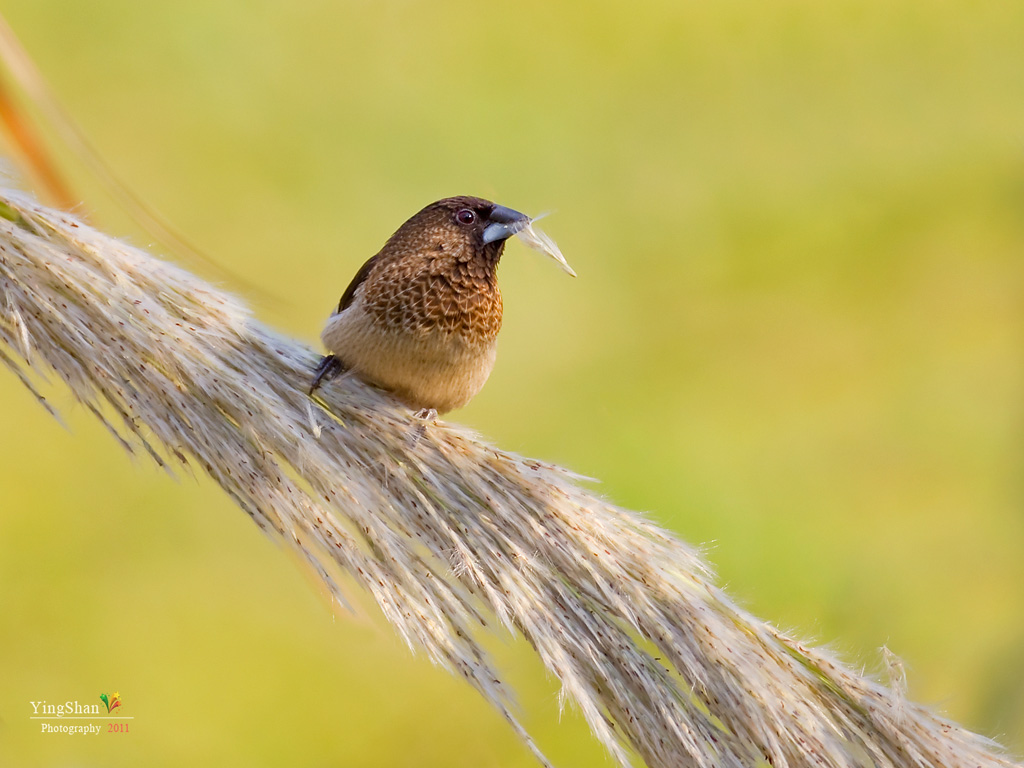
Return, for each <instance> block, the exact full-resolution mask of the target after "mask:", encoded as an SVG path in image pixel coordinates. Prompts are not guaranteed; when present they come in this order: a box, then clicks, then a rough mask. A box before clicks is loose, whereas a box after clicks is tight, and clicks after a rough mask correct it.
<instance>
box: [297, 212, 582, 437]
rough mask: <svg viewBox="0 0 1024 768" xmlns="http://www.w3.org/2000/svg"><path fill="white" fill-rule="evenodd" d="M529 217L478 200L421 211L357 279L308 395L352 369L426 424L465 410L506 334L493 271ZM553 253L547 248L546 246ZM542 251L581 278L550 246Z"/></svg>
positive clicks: (329, 330)
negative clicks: (501, 336)
mask: <svg viewBox="0 0 1024 768" xmlns="http://www.w3.org/2000/svg"><path fill="white" fill-rule="evenodd" d="M530 223H531V219H530V217H529V216H526V215H525V214H522V213H519V212H518V211H513V210H512V209H511V208H505V207H504V206H501V205H496V204H495V203H492V202H489V201H487V200H481V199H480V198H478V197H449V198H446V199H444V200H438V201H437V202H436V203H432V204H431V205H428V206H427V207H426V208H424V209H423V210H422V211H420V212H419V213H417V214H416V215H415V216H413V217H412V218H411V219H409V220H408V221H407V222H405V224H403V225H402V226H401V227H400V228H399V229H398V231H397V232H395V234H393V235H392V236H391V238H390V239H389V240H388V241H387V242H386V243H385V244H384V247H383V248H382V249H381V250H380V252H379V253H378V254H377V255H376V256H374V257H373V258H371V259H370V260H369V261H367V262H366V263H365V264H364V265H363V266H362V268H360V270H359V271H358V272H357V273H356V276H355V277H354V278H353V279H352V282H351V284H350V285H349V286H348V288H347V289H346V290H345V293H344V294H343V295H342V297H341V301H340V302H339V303H338V309H337V310H336V311H335V312H334V314H333V315H331V317H330V319H329V320H328V321H327V325H326V327H325V328H324V331H323V334H322V335H321V339H322V340H323V343H324V346H325V347H327V350H328V352H330V353H331V354H329V355H327V356H326V357H324V358H323V360H322V361H321V362H320V365H319V367H318V368H317V371H316V376H315V378H314V379H313V383H312V386H311V387H310V390H309V391H310V394H312V393H313V392H315V391H316V389H317V387H319V386H320V385H321V383H323V382H324V381H325V380H327V379H330V378H332V377H333V376H335V375H337V374H338V373H341V372H343V371H352V372H353V373H355V374H356V375H358V376H359V377H360V378H362V379H363V380H364V381H367V382H369V383H371V384H375V385H377V386H379V387H382V388H383V389H387V390H389V391H391V392H392V393H393V394H394V395H395V396H396V397H398V399H400V400H402V401H403V402H404V403H406V404H407V405H409V406H411V407H412V408H416V409H420V414H419V415H421V416H422V417H430V416H433V415H434V414H436V413H445V412H446V411H450V410H453V409H455V408H460V407H462V406H463V405H465V404H466V403H468V402H469V401H470V400H471V399H472V398H473V396H474V395H475V394H476V393H477V392H479V391H480V389H481V388H482V387H483V385H484V382H486V381H487V377H488V376H489V375H490V373H491V369H492V368H493V367H494V358H495V351H496V340H497V336H498V331H499V330H500V329H501V314H502V305H501V292H500V291H499V290H498V279H497V267H498V260H499V259H500V258H501V254H502V251H503V250H504V249H505V241H506V240H507V239H508V238H509V237H511V236H512V235H515V234H517V233H519V232H522V231H524V230H525V232H524V234H526V233H529V234H530V235H531V237H532V238H533V243H534V244H535V245H536V244H538V243H541V241H540V240H539V239H538V238H536V233H534V232H533V229H532V227H531V226H530ZM549 246H550V247H549ZM541 247H543V249H544V250H545V251H546V252H547V253H548V254H549V255H550V256H552V258H554V259H555V260H557V261H559V262H560V263H561V264H562V266H563V268H564V269H566V271H568V272H569V273H570V274H573V275H574V274H575V273H574V272H573V271H572V269H571V268H570V267H569V265H568V264H566V263H565V260H564V259H563V258H562V257H561V254H560V253H558V249H557V247H554V245H553V244H552V243H550V241H548V242H547V243H542V244H541Z"/></svg>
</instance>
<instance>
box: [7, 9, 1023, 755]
mask: <svg viewBox="0 0 1024 768" xmlns="http://www.w3.org/2000/svg"><path fill="white" fill-rule="evenodd" d="M0 12H2V13H3V14H4V15H5V16H6V18H7V20H8V21H9V22H10V24H11V25H12V27H13V28H14V29H15V30H16V32H17V33H18V34H19V35H20V37H21V39H22V42H23V43H24V45H25V46H26V48H27V49H28V50H29V52H30V53H31V55H32V56H33V57H34V59H35V60H36V62H37V64H38V65H39V67H40V68H41V69H42V71H43V72H44V73H45V75H46V76H47V77H48V78H49V80H50V82H51V84H52V86H53V88H54V90H55V91H56V93H57V94H58V96H59V98H60V99H61V100H62V101H63V103H64V105H65V106H66V107H67V110H68V112H69V113H70V114H71V115H72V116H73V117H74V119H75V120H77V121H78V122H80V124H81V125H82V127H83V128H84V130H85V131H86V133H87V134H88V136H89V137H90V138H91V140H92V141H93V143H94V144H95V146H96V148H97V149H98V151H99V152H100V153H101V154H102V155H103V157H104V158H106V160H107V161H108V162H109V164H110V165H111V166H112V167H113V168H114V169H115V170H116V172H117V173H118V174H120V175H121V176H122V177H123V178H124V179H125V181H126V182H127V183H128V184H129V185H130V186H131V187H132V188H133V189H134V190H135V191H136V192H137V193H138V195H139V196H140V197H141V198H143V199H145V200H147V201H149V202H150V203H152V204H153V205H154V206H155V207H156V208H158V209H159V210H161V211H162V212H163V213H164V214H165V215H166V217H167V218H169V219H170V220H171V221H173V222H174V223H175V224H176V225H177V226H178V227H179V228H180V230H181V231H182V232H184V233H185V235H186V236H187V237H188V238H190V239H191V240H193V241H195V242H196V243H198V244H199V245H200V246H201V248H202V249H204V250H205V251H206V252H208V253H209V254H211V255H212V256H213V257H214V258H215V260H216V261H217V262H219V263H220V264H221V265H223V267H224V268H226V269H227V270H229V271H230V272H231V273H233V274H235V275H238V276H240V277H242V278H244V279H245V280H247V281H249V282H251V283H253V284H255V285H256V286H258V287H259V288H260V293H258V294H257V295H256V296H255V298H254V304H255V307H256V312H257V314H258V315H259V316H260V317H261V318H262V319H265V320H266V321H268V322H270V323H272V324H274V325H276V326H278V327H280V328H282V329H283V330H285V331H286V332H288V333H290V334H293V335H296V336H299V337H301V338H303V339H306V340H308V341H309V342H310V344H315V343H316V341H317V338H318V335H319V330H320V326H321V324H322V322H323V320H324V318H325V317H326V315H327V314H328V312H329V311H330V309H331V307H332V305H333V304H334V303H335V302H336V300H337V298H338V296H339V295H340V293H341V291H342V290H343V289H344V288H345V286H346V285H347V283H348V281H349V279H350V278H351V276H352V275H353V273H354V272H355V270H356V269H357V267H358V266H359V265H360V264H361V263H362V262H363V261H364V260H365V259H366V258H367V257H369V256H370V255H372V254H373V253H374V252H375V251H376V249H377V248H378V247H379V246H380V245H381V244H382V243H383V241H384V239H385V238H386V237H387V236H388V235H389V234H390V233H391V232H392V231H393V230H394V229H395V228H396V227H397V226H398V225H399V224H400V223H401V222H402V221H403V220H404V219H405V218H406V217H407V216H409V215H410V214H412V213H413V212H415V211H416V210H418V209H419V208H420V207H421V206H422V205H424V204H426V203H428V202H430V201H432V200H435V199H437V198H440V197H443V196H446V195H452V194H461V193H469V194H478V195H482V196H486V197H490V198H492V199H495V200H497V201H499V202H501V203H504V204H506V205H510V206H513V207H516V208H519V209H522V210H525V211H529V212H539V211H542V210H547V209H556V210H557V213H556V214H555V215H554V216H552V217H551V218H550V219H548V220H547V221H546V222H545V229H546V230H547V231H548V232H549V233H550V234H551V235H552V236H554V237H555V239H556V240H557V241H558V242H559V244H560V245H561V247H562V250H563V251H564V253H565V254H566V256H567V258H568V259H569V261H570V263H572V265H573V266H574V267H575V268H576V270H577V272H578V273H579V275H580V277H579V279H578V280H575V281H574V280H571V279H568V278H566V276H565V275H564V274H563V273H561V272H560V271H559V270H558V269H557V268H556V267H555V266H554V265H553V264H551V263H550V262H548V261H547V260H545V259H543V258H542V257H540V256H538V255H537V254H534V253H532V252H530V251H527V250H526V249H525V248H523V247H522V246H521V245H519V244H517V243H515V242H513V243H512V244H511V245H510V246H509V248H508V249H507V252H506V256H505V259H504V260H503V262H502V267H501V281H502V288H503V292H504V295H505V305H506V318H505V328H504V330H503V332H502V338H501V350H500V354H499V358H498V365H497V367H496V369H495V371H494V374H493V375H492V377H491V380H490V382H489V384H488V385H487V387H486V388H485V389H484V391H483V393H482V394H481V395H480V396H479V397H477V399H476V400H475V401H474V402H473V403H472V404H471V405H470V406H469V407H468V408H466V409H465V410H463V411H461V412H459V413H456V414H453V416H452V418H454V419H455V420H458V421H461V422H464V423H467V424H470V425H472V426H473V427H475V428H477V429H478V430H480V431H481V432H482V433H484V434H485V435H487V436H488V437H490V438H492V439H494V440H495V441H496V442H497V443H498V444H499V445H501V446H503V447H505V448H508V449H512V450H516V451H519V452H522V453H526V454H529V455H532V456H538V457H542V458H545V459H549V460H554V461H557V462H560V463H563V464H565V465H567V466H569V467H571V468H572V469H575V470H577V471H579V472H582V473H585V474H589V475H592V476H594V477H598V478H601V479H602V485H601V486H600V488H601V489H602V491H603V492H604V493H607V494H608V495H609V496H611V497H612V498H614V499H616V500H617V501H618V502H620V503H622V504H624V505H626V506H629V507H632V508H635V509H641V510H647V511H649V513H650V514H651V516H652V517H653V518H654V519H656V520H658V521H660V522H662V523H664V524H665V525H668V526H670V527H671V528H673V529H674V530H676V531H678V532H679V534H680V535H681V536H682V537H684V538H685V539H687V540H689V541H691V542H696V543H703V544H706V545H707V549H708V556H709V558H710V559H711V561H712V562H713V563H714V564H715V566H716V568H717V569H718V571H719V573H720V574H721V578H722V581H723V583H724V584H725V585H726V587H727V589H728V590H729V592H730V593H731V594H732V595H733V596H734V597H735V598H736V599H738V600H739V601H740V602H741V603H742V604H743V605H745V606H746V607H747V608H749V609H750V610H751V611H753V612H754V613H756V614H758V615H759V616H762V617H764V618H765V619H768V620H770V621H772V622H773V623H775V624H777V625H780V626H782V627H783V628H785V629H787V630H790V631H792V632H793V633H795V634H797V635H799V636H801V637H804V638H808V639H811V640H813V641H815V642H818V643H824V644H827V645H829V646H830V647H832V648H833V649H835V650H836V651H837V652H838V653H840V654H841V655H842V656H843V657H844V658H846V659H847V660H848V661H849V662H850V663H851V664H853V665H855V666H864V667H866V668H867V669H868V670H875V671H877V670H879V669H880V667H881V663H880V656H879V653H878V648H879V646H881V645H883V644H885V645H887V646H888V647H890V648H891V649H892V650H893V651H894V652H895V653H896V654H898V655H899V656H901V657H902V658H903V659H904V661H905V663H906V665H907V668H908V677H909V683H910V695H911V697H912V698H913V699H915V700H917V701H920V702H923V703H928V704H931V705H934V706H936V707H938V708H940V709H941V710H942V711H944V712H945V713H947V714H948V715H949V716H951V717H952V718H954V719H956V720H958V721H961V722H963V723H964V724H966V725H967V726H969V727H971V728H974V729H976V730H979V731H981V732H982V733H985V734H987V735H990V736H994V737H996V738H999V739H1000V740H1002V741H1003V742H1005V743H1006V744H1007V745H1008V746H1009V747H1010V748H1011V749H1012V750H1014V751H1016V752H1017V753H1020V752H1022V751H1024V610H1022V608H1024V504H1022V502H1024V474H1022V470H1021V467H1022V460H1024V258H1022V256H1024V90H1022V86H1024V45H1021V30H1022V29H1024V5H1022V4H1019V3H984V4H972V5H971V6H969V7H968V6H966V5H958V4H937V3H934V2H924V1H923V0H922V1H921V2H902V3H892V2H876V1H868V2H864V1H859V2H847V1H845V0H842V1H837V2H831V3H827V4H826V3H819V2H811V1H810V0H807V1H806V2H781V3H770V4H769V3H760V2H755V1H754V0H746V1H744V0H736V1H735V2H723V3H715V4H697V3H686V2H679V0H666V1H665V2H639V3H628V4H623V3H618V2H614V3H613V2H592V3H589V4H587V5H585V6H583V5H579V4H564V5H559V4H553V3H549V2H530V3H522V4H513V5H498V6H494V7H491V6H485V5H481V4H475V5H467V4H465V3H453V2H431V3H426V2H414V1H413V0H408V1H406V2H381V3H371V2H352V3H334V2H325V1H324V0H320V1H319V2H317V1H315V0H307V1H305V2H291V3H268V2H242V0H235V1H233V2H227V1H225V0H216V1H212V2H211V1H210V0H204V1H203V2H198V1H197V0H185V1H184V2H176V3H134V2H114V1H113V0H104V1H97V0H92V1H91V2H89V3H69V2H66V1H64V2H61V1H58V0H33V2H31V3H26V2H12V1H11V0H2V2H0ZM62 157H63V158H64V163H63V167H64V168H65V169H66V172H67V173H69V175H70V176H71V177H72V179H73V181H74V183H75V185H76V189H77V190H78V194H79V195H80V197H81V199H82V200H83V202H82V204H81V205H80V207H79V209H78V210H79V212H80V213H81V214H83V215H85V216H87V217H88V219H89V220H90V221H92V222H93V223H95V224H96V225H97V226H99V227H100V228H101V229H104V230H105V231H107V232H109V233H111V234H116V235H122V236H125V237H127V238H128V239H130V240H131V241H132V242H134V243H136V244H139V245H148V244H149V242H150V236H148V235H146V234H144V233H142V232H141V231H140V230H138V229H137V228H136V227H134V226H133V225H132V223H131V222H130V221H129V220H128V219H127V218H126V217H125V216H124V214H123V213H122V212H120V211H119V210H118V209H117V207H116V206H114V205H113V204H112V203H111V202H110V201H109V199H108V198H106V197H105V196H104V195H103V193H102V191H101V190H100V188H99V186H98V185H97V184H96V183H95V182H94V181H93V180H92V179H91V178H90V177H89V176H88V174H86V173H85V172H84V171H82V169H81V167H80V166H78V165H76V164H75V163H76V161H75V160H74V158H72V157H70V156H69V155H67V154H66V153H65V154H63V155H62ZM193 266H194V265H193ZM197 269H198V271H199V272H200V273H203V272H204V270H203V268H202V267H201V266H200V267H198V268H197ZM206 274H209V272H208V271H207V272H206ZM218 280H219V281H220V282H221V283H222V284H226V285H227V286H228V287H237V284H233V283H232V281H231V278H228V279H226V280H224V279H220V278H218ZM266 295H269V296H270V297H271V298H269V299H268V298H267V297H266ZM47 394H48V395H49V396H50V397H51V398H52V400H53V401H54V402H55V404H56V405H57V406H58V407H59V408H60V409H61V411H62V413H63V414H64V417H65V419H66V421H67V423H68V426H69V429H68V430H65V429H64V428H62V427H61V426H59V425H58V424H57V423H56V422H55V421H53V420H52V419H50V418H49V417H48V416H47V415H46V414H45V413H44V412H43V410H42V409H41V408H39V407H38V406H37V405H36V404H35V403H34V401H33V400H32V398H31V396H30V395H29V393H28V392H27V391H25V390H24V389H22V388H21V386H20V385H19V384H18V383H17V382H16V380H15V379H14V377H13V376H11V375H9V374H8V373H6V372H2V371H0V401H2V402H3V409H2V412H0V434H2V435H3V437H4V439H3V440H2V441H0V764H3V765H11V766H14V765H18V766H70V765H75V766H135V765H147V766H180V765H187V764H192V765H299V766H329V765H345V766H435V765H436V766H442V765H443V766H533V765H534V764H535V763H534V762H533V760H532V758H531V757H530V755H529V753H528V752H527V751H526V750H525V749H524V748H523V747H522V746H521V745H519V744H518V743H517V741H516V739H515V738H514V736H513V735H512V733H511V731H510V729H509V728H508V727H507V726H506V725H505V724H504V723H503V722H502V721H501V720H500V719H499V717H498V716H497V715H495V714H494V713H493V712H491V711H490V710H489V709H488V708H487V707H486V706H485V705H484V704H483V702H482V699H480V698H479V697H478V696H477V695H476V694H475V693H473V692H472V691H471V690H470V689H468V687H466V686H464V685H463V684H462V683H460V682H458V681H456V680H455V679H454V678H451V677H449V676H448V675H447V674H445V673H443V672H441V671H439V670H436V669H434V668H432V667H430V665H429V664H428V662H427V661H426V660H425V659H423V658H416V657H413V656H412V655H411V654H409V653H408V651H407V650H406V649H405V648H404V647H403V646H401V644H400V643H399V642H398V641H397V640H396V639H395V638H394V637H393V635H392V634H391V632H390V630H389V629H388V628H387V627H386V626H384V625H383V622H382V621H381V620H380V618H379V617H378V616H377V615H376V614H375V613H374V612H373V610H372V609H370V610H367V611H365V612H364V614H363V615H362V616H360V617H355V618H353V617H350V616H348V615H346V614H345V613H342V612H340V611H339V612H332V610H331V608H330V606H329V605H328V603H327V602H326V600H325V599H323V597H322V596H321V594H320V592H319V590H318V589H317V588H316V586H315V585H314V584H313V582H312V581H311V580H310V579H308V578H307V577H305V576H304V575H303V573H302V571H301V570H300V569H299V568H296V566H295V562H294V561H293V560H292V559H291V558H290V557H288V556H287V555H286V554H285V553H284V551H283V550H282V549H280V548H279V547H277V546H275V545H274V544H273V543H271V542H270V541H268V540H267V539H265V538H264V537H263V536H262V535H261V534H260V533H259V531H258V530H257V529H256V527H255V526H254V525H252V523H251V522H250V521H249V520H248V519H247V518H246V517H245V515H243V514H241V513H240V512H238V511H237V510H236V509H235V508H234V507H233V506H232V504H231V503H230V502H229V501H228V499H227V498H226V497H225V496H224V495H222V494H221V493H220V492H219V491H218V490H217V489H216V488H215V487H214V485H213V484H212V483H211V482H209V481H207V480H206V479H204V478H202V477H195V478H193V477H189V476H185V477H182V478H181V479H179V481H177V482H175V481H173V480H170V479H168V478H167V477H166V476H165V475H163V474H161V473H160V472H159V471H157V470H156V469H155V468H154V467H153V466H152V465H151V464H150V463H149V462H148V461H147V460H145V459H139V460H134V461H133V460H130V459H129V458H128V457H127V456H125V455H123V454H122V452H121V451H120V449H119V448H118V447H117V446H116V445H115V444H114V442H113V441H112V440H111V439H110V438H109V436H108V435H106V434H105V433H104V432H103V431H102V429H101V428H100V427H99V426H98V425H97V424H96V423H94V420H93V419H92V417H91V416H90V415H89V414H88V413H87V412H85V411H84V409H82V408H80V407H76V406H75V405H74V404H73V403H72V402H71V401H70V398H69V397H68V396H67V394H66V393H64V392H62V391H60V390H58V389H52V390H47ZM494 648H495V653H496V654H497V655H498V656H499V658H500V659H501V660H502V663H503V664H504V665H505V668H506V669H507V670H508V677H509V679H510V680H511V681H513V682H514V683H515V685H516V686H517V687H518V689H519V691H520V701H521V704H522V707H523V710H524V713H525V715H524V717H525V721H526V723H527V725H528V727H529V728H530V729H531V730H532V732H533V733H534V734H536V736H537V738H538V740H539V742H540V744H541V746H542V748H543V749H545V750H546V751H547V752H548V754H549V755H550V757H551V758H552V759H553V760H554V761H555V762H556V764H557V765H559V766H562V767H564V768H571V767H572V766H584V765H602V764H608V762H607V760H606V759H605V758H604V757H603V756H602V754H603V753H602V752H601V750H600V749H599V748H598V747H597V746H596V745H595V744H594V743H593V741H592V740H591V738H590V736H589V735H588V733H587V731H586V729H585V728H584V727H583V726H582V724H581V723H580V721H579V718H578V717H576V716H575V715H574V714H572V713H569V714H567V715H566V716H565V717H564V718H562V720H561V722H559V720H558V715H557V701H556V691H557V685H556V683H555V682H554V681H552V680H550V679H547V678H545V676H544V674H543V671H542V670H541V669H540V668H539V665H538V664H537V663H536V662H535V661H534V660H533V658H532V655H531V652H530V651H529V649H528V648H527V647H526V646H525V644H524V643H522V642H513V641H498V642H496V643H495V644H494ZM114 690H116V691H118V692H120V694H121V696H122V699H123V702H124V709H123V711H124V713H125V714H131V715H134V716H135V718H136V719H135V720H134V721H132V722H131V733H129V734H126V735H122V736H113V735H111V736H108V735H106V734H104V735H103V737H102V738H96V737H84V736H75V737H71V736H43V735H41V734H39V733H38V732H37V731H38V728H37V725H36V724H35V723H33V722H30V721H29V720H28V715H29V714H30V712H29V710H30V707H29V704H28V702H29V701H30V700H40V699H46V700H48V701H50V702H59V701H64V700H66V699H79V700H81V701H90V702H91V701H98V699H97V698H96V697H98V695H99V694H100V693H101V692H112V691H114Z"/></svg>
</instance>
